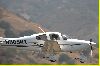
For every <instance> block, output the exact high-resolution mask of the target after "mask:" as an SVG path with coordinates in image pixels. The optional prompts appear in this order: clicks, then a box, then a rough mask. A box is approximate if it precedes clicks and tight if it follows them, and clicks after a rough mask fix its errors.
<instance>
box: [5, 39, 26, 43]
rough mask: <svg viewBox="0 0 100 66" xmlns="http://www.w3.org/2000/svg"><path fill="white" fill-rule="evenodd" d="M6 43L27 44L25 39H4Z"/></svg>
mask: <svg viewBox="0 0 100 66" xmlns="http://www.w3.org/2000/svg"><path fill="white" fill-rule="evenodd" d="M5 43H6V44H27V42H26V40H5Z"/></svg>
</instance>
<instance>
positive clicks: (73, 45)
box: [0, 27, 96, 60]
mask: <svg viewBox="0 0 100 66" xmlns="http://www.w3.org/2000/svg"><path fill="white" fill-rule="evenodd" d="M38 28H39V29H41V30H42V31H43V33H38V34H33V35H31V36H24V37H20V38H3V37H0V46H1V47H19V48H22V49H24V48H28V49H31V48H32V49H33V50H35V51H41V48H42V47H43V46H44V42H45V41H46V40H53V39H54V41H57V42H58V45H59V46H60V49H61V52H74V51H80V50H85V49H86V48H89V47H90V48H91V53H90V55H91V56H92V50H93V47H92V45H95V44H96V43H94V42H92V39H90V41H85V40H78V39H72V38H70V37H68V36H67V35H64V34H62V33H60V32H45V31H44V30H43V29H42V28H41V27H38ZM53 59H54V58H53ZM50 60H52V58H51V59H50ZM54 60H55V59H54Z"/></svg>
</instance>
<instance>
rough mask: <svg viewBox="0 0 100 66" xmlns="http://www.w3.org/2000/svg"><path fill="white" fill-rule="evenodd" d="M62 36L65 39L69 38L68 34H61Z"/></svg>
mask: <svg viewBox="0 0 100 66" xmlns="http://www.w3.org/2000/svg"><path fill="white" fill-rule="evenodd" d="M62 38H63V40H67V39H69V38H70V37H69V36H68V35H66V34H62Z"/></svg>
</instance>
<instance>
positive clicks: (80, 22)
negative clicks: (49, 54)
mask: <svg viewBox="0 0 100 66" xmlns="http://www.w3.org/2000/svg"><path fill="white" fill-rule="evenodd" d="M97 5H98V4H97V0H84V1H83V0H75V1H74V0H1V1H0V6H2V7H4V8H5V9H4V8H0V36H3V37H19V36H24V35H31V34H34V33H38V32H41V30H40V29H38V28H37V26H42V27H45V28H43V29H45V30H46V31H48V30H50V31H58V32H62V33H66V34H68V35H70V36H71V37H72V38H79V39H83V40H89V39H90V38H93V41H94V42H96V43H97V46H96V47H98V33H97V32H98V22H97V21H98V20H97V19H98V18H97V11H98V9H97ZM88 49H89V48H88ZM0 50H1V51H0V63H1V64H48V63H49V64H59V63H65V64H81V63H80V62H78V61H74V60H73V58H74V56H80V55H79V53H72V54H70V53H65V54H60V55H59V56H60V57H59V59H58V61H57V62H55V63H51V62H49V61H47V60H45V59H41V58H39V57H38V55H36V54H35V55H32V52H31V51H22V50H16V49H4V48H3V49H2V48H0ZM87 51H90V49H89V50H87ZM87 51H84V54H86V55H87V56H88V58H89V53H88V52H87ZM94 51H95V52H94V54H93V62H92V63H90V60H91V59H89V60H88V62H87V63H84V64H98V48H96V49H95V50H94ZM6 59H7V60H6ZM41 60H42V61H41Z"/></svg>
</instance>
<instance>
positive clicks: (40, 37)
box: [36, 34, 47, 40]
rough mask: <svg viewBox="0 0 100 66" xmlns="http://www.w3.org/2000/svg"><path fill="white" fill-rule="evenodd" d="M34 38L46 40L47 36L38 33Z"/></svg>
mask: <svg viewBox="0 0 100 66" xmlns="http://www.w3.org/2000/svg"><path fill="white" fill-rule="evenodd" d="M36 39H37V40H47V36H46V34H43V35H39V36H36Z"/></svg>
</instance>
